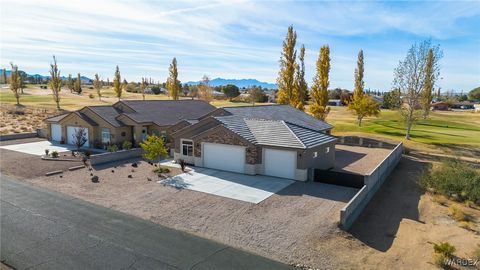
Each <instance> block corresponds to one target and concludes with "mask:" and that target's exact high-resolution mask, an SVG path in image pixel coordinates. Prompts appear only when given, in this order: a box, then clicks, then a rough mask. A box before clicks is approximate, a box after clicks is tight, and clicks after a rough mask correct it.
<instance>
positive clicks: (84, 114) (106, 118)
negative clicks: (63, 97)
mask: <svg viewBox="0 0 480 270" xmlns="http://www.w3.org/2000/svg"><path fill="white" fill-rule="evenodd" d="M215 109H216V107H214V106H212V105H210V104H208V103H206V102H204V101H200V100H176V101H175V100H146V101H143V100H123V101H118V102H117V103H115V104H113V105H111V106H110V105H109V106H87V107H84V108H83V109H81V110H78V111H74V112H69V113H66V114H62V115H58V116H55V117H51V118H47V119H46V120H45V122H46V123H47V126H48V127H47V133H48V135H47V137H48V139H50V140H52V141H57V142H62V143H67V144H73V141H74V139H73V134H74V133H75V130H76V129H77V128H79V127H83V128H85V129H86V130H87V142H86V143H85V145H84V146H85V147H95V148H103V147H104V146H105V145H107V144H112V143H115V144H122V143H123V142H124V141H131V142H132V143H133V144H134V145H138V143H139V142H141V141H143V140H144V139H145V138H146V136H147V134H155V135H158V136H163V137H164V138H165V139H166V142H167V143H169V141H170V140H171V137H170V133H171V132H173V131H175V129H171V127H172V126H173V125H175V124H177V123H179V122H181V121H182V120H187V119H196V118H199V117H201V116H203V115H205V114H207V113H209V112H212V111H214V110H215ZM190 121H193V120H190ZM180 126H181V125H179V127H180Z"/></svg>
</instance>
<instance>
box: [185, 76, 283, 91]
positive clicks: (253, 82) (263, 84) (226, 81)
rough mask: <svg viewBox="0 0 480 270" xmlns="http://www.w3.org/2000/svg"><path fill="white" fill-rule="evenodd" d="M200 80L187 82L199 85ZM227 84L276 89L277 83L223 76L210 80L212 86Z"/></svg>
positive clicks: (240, 86)
mask: <svg viewBox="0 0 480 270" xmlns="http://www.w3.org/2000/svg"><path fill="white" fill-rule="evenodd" d="M199 83H200V81H197V82H195V81H190V82H187V84H189V85H197V84H199ZM227 84H233V85H236V86H237V87H239V88H242V87H245V88H246V87H250V86H254V85H256V86H261V87H262V88H267V89H276V88H277V85H276V84H273V83H267V82H261V81H259V80H256V79H223V78H215V79H213V80H210V86H222V85H227Z"/></svg>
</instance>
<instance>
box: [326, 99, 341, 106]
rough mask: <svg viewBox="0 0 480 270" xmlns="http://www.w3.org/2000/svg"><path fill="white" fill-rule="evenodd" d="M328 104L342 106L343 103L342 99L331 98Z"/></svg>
mask: <svg viewBox="0 0 480 270" xmlns="http://www.w3.org/2000/svg"><path fill="white" fill-rule="evenodd" d="M327 104H328V105H329V106H342V105H343V103H342V100H340V99H329V100H328V103H327Z"/></svg>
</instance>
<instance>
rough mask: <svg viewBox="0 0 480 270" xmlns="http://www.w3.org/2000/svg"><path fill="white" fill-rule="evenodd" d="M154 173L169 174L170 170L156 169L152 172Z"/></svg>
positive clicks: (164, 168)
mask: <svg viewBox="0 0 480 270" xmlns="http://www.w3.org/2000/svg"><path fill="white" fill-rule="evenodd" d="M153 172H154V173H170V169H169V168H166V167H158V168H155V169H154V170H153Z"/></svg>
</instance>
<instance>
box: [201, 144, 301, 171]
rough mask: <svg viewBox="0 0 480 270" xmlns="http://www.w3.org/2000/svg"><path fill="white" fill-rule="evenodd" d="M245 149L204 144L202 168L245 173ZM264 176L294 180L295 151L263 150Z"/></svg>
mask: <svg viewBox="0 0 480 270" xmlns="http://www.w3.org/2000/svg"><path fill="white" fill-rule="evenodd" d="M245 157H246V153H245V147H242V146H237V145H228V144H215V143H205V144H204V145H203V166H204V167H206V168H212V169H217V170H222V171H230V172H236V173H244V172H245ZM263 163H264V175H268V176H274V177H280V178H288V179H295V170H296V168H297V153H296V152H295V151H286V150H277V149H265V150H264V162H263Z"/></svg>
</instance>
